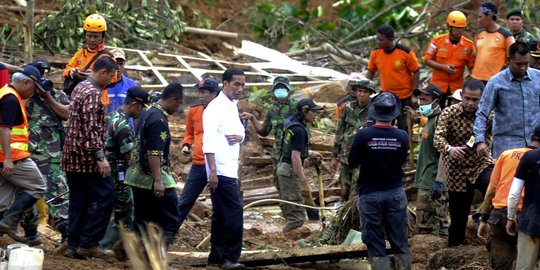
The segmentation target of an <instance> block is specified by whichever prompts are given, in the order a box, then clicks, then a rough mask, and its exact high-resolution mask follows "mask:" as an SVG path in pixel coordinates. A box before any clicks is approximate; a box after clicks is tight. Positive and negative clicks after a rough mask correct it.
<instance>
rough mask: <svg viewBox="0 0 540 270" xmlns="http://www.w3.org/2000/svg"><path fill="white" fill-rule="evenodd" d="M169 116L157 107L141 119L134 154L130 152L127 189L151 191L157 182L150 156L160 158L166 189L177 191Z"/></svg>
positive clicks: (145, 112)
mask: <svg viewBox="0 0 540 270" xmlns="http://www.w3.org/2000/svg"><path fill="white" fill-rule="evenodd" d="M168 116H169V114H168V113H167V112H166V111H165V109H163V107H161V105H159V104H158V103H154V104H152V106H151V107H150V108H148V109H146V110H145V111H143V112H142V113H141V115H140V117H139V119H138V122H139V124H138V126H137V131H136V135H135V146H134V149H136V150H134V151H132V152H131V159H130V162H129V167H128V169H127V172H126V180H125V181H124V183H125V184H126V185H130V186H134V187H138V188H143V189H152V188H153V184H154V179H153V177H152V172H151V171H150V164H149V162H148V157H149V156H158V157H159V158H160V170H161V181H162V182H163V187H165V188H174V187H175V186H176V182H175V181H174V178H173V177H172V173H171V163H170V161H169V148H170V145H171V134H170V132H169V122H168V120H167V117H168Z"/></svg>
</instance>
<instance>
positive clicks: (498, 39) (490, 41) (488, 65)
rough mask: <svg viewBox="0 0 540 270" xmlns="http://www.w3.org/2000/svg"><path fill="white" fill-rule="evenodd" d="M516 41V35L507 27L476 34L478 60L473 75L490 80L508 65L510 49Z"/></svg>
mask: <svg viewBox="0 0 540 270" xmlns="http://www.w3.org/2000/svg"><path fill="white" fill-rule="evenodd" d="M513 43H514V37H513V36H512V33H510V32H509V31H508V30H506V29H505V28H502V27H500V28H499V29H498V30H497V31H495V32H493V33H489V32H487V31H485V30H484V31H482V32H480V33H479V34H478V35H476V37H475V39H474V46H475V47H476V60H475V63H474V70H473V72H472V74H471V77H473V78H475V79H478V80H481V81H488V80H489V79H491V78H492V77H493V76H495V74H497V73H499V71H501V69H502V68H503V67H504V66H505V65H506V61H507V59H508V49H509V48H510V45H512V44H513Z"/></svg>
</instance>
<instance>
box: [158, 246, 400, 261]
mask: <svg viewBox="0 0 540 270" xmlns="http://www.w3.org/2000/svg"><path fill="white" fill-rule="evenodd" d="M387 253H390V249H389V248H388V246H387ZM168 255H169V261H170V262H171V263H173V264H182V265H189V266H194V267H195V266H205V265H206V262H207V260H208V252H169V253H168ZM367 256H368V255H367V248H366V245H364V244H357V245H350V246H323V247H314V248H292V249H288V250H275V251H243V252H242V254H241V255H240V260H239V261H240V262H241V263H243V264H244V265H245V266H247V267H254V266H263V265H275V264H283V263H286V264H291V263H302V262H316V261H327V260H340V259H352V258H361V257H367Z"/></svg>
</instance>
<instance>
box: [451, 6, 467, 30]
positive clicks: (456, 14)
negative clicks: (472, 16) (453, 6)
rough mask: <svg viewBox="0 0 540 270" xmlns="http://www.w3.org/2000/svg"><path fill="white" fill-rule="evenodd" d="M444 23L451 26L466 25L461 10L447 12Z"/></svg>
mask: <svg viewBox="0 0 540 270" xmlns="http://www.w3.org/2000/svg"><path fill="white" fill-rule="evenodd" d="M446 23H448V25H449V26H453V27H467V17H465V14H463V12H461V11H457V10H456V11H452V12H450V14H448V19H447V20H446Z"/></svg>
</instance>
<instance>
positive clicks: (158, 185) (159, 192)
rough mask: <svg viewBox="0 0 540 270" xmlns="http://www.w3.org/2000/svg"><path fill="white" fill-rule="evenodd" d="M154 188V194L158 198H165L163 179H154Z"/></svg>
mask: <svg viewBox="0 0 540 270" xmlns="http://www.w3.org/2000/svg"><path fill="white" fill-rule="evenodd" d="M153 188H154V189H153V191H154V196H156V197H157V198H158V199H161V198H163V195H164V194H165V187H164V186H163V182H162V181H161V179H159V180H157V179H154V186H153Z"/></svg>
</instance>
